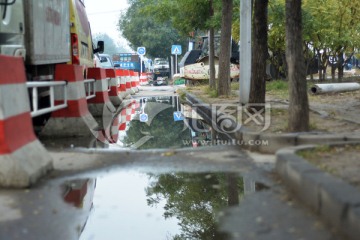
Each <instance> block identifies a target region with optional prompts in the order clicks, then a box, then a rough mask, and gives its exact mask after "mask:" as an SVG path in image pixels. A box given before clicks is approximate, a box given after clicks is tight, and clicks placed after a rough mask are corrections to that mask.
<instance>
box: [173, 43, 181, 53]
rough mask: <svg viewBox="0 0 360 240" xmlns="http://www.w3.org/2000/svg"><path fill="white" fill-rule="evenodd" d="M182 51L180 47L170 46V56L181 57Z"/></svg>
mask: <svg viewBox="0 0 360 240" xmlns="http://www.w3.org/2000/svg"><path fill="white" fill-rule="evenodd" d="M181 52H182V49H181V45H172V46H171V54H174V55H181Z"/></svg>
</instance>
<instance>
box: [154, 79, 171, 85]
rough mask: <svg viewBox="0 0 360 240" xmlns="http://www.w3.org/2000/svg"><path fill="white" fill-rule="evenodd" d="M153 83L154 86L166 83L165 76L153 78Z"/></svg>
mask: <svg viewBox="0 0 360 240" xmlns="http://www.w3.org/2000/svg"><path fill="white" fill-rule="evenodd" d="M153 85H154V86H163V85H168V81H167V78H165V77H158V78H157V79H155V80H153Z"/></svg>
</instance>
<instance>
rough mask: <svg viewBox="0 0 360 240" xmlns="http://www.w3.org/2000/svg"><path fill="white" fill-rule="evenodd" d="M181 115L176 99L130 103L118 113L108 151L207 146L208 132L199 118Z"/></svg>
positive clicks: (169, 97)
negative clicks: (113, 141)
mask: <svg viewBox="0 0 360 240" xmlns="http://www.w3.org/2000/svg"><path fill="white" fill-rule="evenodd" d="M187 108H188V107H187ZM185 112H186V110H185V106H183V105H181V104H180V102H179V97H178V96H162V97H146V98H140V99H136V100H133V101H132V102H131V103H130V104H129V105H127V106H126V108H123V109H122V110H121V111H120V116H119V122H120V124H119V134H118V142H117V144H116V145H113V146H111V148H116V147H121V148H135V149H154V148H181V147H197V146H202V145H208V144H209V143H211V136H212V134H211V128H210V127H209V126H208V125H206V123H205V122H204V121H203V120H202V119H201V118H200V117H195V116H188V115H187V114H186V113H185Z"/></svg>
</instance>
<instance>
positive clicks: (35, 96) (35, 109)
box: [26, 81, 67, 117]
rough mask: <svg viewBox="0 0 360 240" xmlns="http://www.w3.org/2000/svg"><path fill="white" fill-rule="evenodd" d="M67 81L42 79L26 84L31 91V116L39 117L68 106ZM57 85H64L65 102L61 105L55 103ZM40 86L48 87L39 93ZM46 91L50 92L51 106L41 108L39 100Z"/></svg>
mask: <svg viewBox="0 0 360 240" xmlns="http://www.w3.org/2000/svg"><path fill="white" fill-rule="evenodd" d="M66 85H67V82H65V81H56V82H54V81H41V82H27V83H26V86H27V88H28V89H29V90H31V91H30V93H31V99H32V102H31V109H32V111H31V117H37V116H40V115H42V114H45V113H49V112H53V111H56V110H59V109H63V108H67V91H66ZM55 87H63V91H62V93H63V99H64V102H63V103H62V104H59V105H55V91H54V89H55ZM39 88H48V89H46V90H42V92H41V93H40V94H39ZM44 93H46V95H47V93H49V104H48V105H50V106H49V107H44V108H41V109H39V100H40V98H39V97H41V95H43V94H44Z"/></svg>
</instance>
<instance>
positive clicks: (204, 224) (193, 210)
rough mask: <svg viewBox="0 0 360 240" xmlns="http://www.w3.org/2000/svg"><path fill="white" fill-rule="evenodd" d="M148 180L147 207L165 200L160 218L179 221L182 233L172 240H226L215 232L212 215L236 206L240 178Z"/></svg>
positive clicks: (212, 176) (161, 177)
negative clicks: (171, 218) (230, 205)
mask: <svg viewBox="0 0 360 240" xmlns="http://www.w3.org/2000/svg"><path fill="white" fill-rule="evenodd" d="M151 178H152V179H153V180H152V181H151V184H150V186H149V187H148V188H147V189H146V195H147V202H148V205H149V206H155V205H156V204H158V203H159V202H160V201H162V200H165V201H166V204H165V207H164V210H165V212H164V217H165V218H170V217H176V218H177V219H178V220H179V225H180V227H181V231H182V233H181V234H179V235H176V236H174V237H173V239H175V240H180V239H199V240H200V239H201V240H207V239H209V240H210V239H211V240H213V239H226V236H225V235H224V234H222V233H219V232H217V231H216V221H215V219H216V213H218V212H219V210H221V209H222V208H224V207H226V206H228V205H229V204H230V203H231V204H238V203H239V195H242V194H243V180H242V178H239V177H237V175H235V174H232V173H228V174H215V173H201V174H189V173H178V174H175V173H174V174H163V175H159V176H154V175H151ZM230 198H232V199H230Z"/></svg>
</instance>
